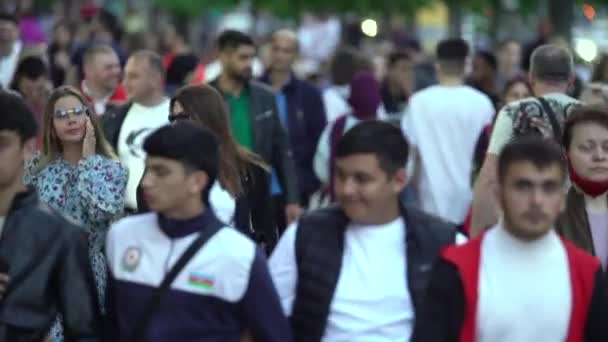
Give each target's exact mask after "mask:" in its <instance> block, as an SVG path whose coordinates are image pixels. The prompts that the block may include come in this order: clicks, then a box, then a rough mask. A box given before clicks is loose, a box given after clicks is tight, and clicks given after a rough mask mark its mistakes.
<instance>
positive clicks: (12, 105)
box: [0, 90, 38, 142]
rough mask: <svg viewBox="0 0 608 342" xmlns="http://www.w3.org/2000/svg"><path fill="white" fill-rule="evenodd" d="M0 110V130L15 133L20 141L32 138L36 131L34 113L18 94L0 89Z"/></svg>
mask: <svg viewBox="0 0 608 342" xmlns="http://www.w3.org/2000/svg"><path fill="white" fill-rule="evenodd" d="M0 112H1V114H0V131H1V130H6V131H13V132H15V133H17V134H18V135H19V138H21V142H25V141H27V140H29V139H31V138H34V137H35V136H36V134H37V133H38V125H37V124H36V119H34V114H33V113H32V111H31V110H30V109H29V108H28V106H27V105H26V104H25V102H23V99H21V97H19V95H17V94H15V93H12V92H8V91H5V90H0Z"/></svg>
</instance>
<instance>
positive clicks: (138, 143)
mask: <svg viewBox="0 0 608 342" xmlns="http://www.w3.org/2000/svg"><path fill="white" fill-rule="evenodd" d="M168 123H169V99H165V100H164V101H163V102H161V104H159V105H157V106H154V107H144V106H142V105H140V104H137V103H133V104H132V105H131V108H130V109H129V112H128V113H127V116H126V117H125V121H124V122H123V124H122V127H121V128H120V134H119V136H118V156H119V157H120V161H121V162H122V163H123V164H124V165H125V167H126V168H127V169H128V170H129V179H128V181H127V190H126V194H125V205H126V207H127V208H131V209H137V186H138V185H139V182H140V181H141V177H142V176H143V174H144V169H145V158H146V155H145V152H144V151H143V148H142V146H143V142H144V140H145V139H146V137H147V136H148V135H149V134H150V133H152V132H153V131H154V130H156V129H158V128H160V127H162V126H164V125H166V124H168Z"/></svg>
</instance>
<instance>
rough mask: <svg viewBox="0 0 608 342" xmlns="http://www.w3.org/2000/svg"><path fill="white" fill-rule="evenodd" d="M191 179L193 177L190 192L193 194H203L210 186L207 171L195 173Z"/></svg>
mask: <svg viewBox="0 0 608 342" xmlns="http://www.w3.org/2000/svg"><path fill="white" fill-rule="evenodd" d="M190 177H192V182H191V183H190V191H192V192H193V193H196V192H202V191H203V190H204V189H205V188H206V187H207V186H209V175H208V174H207V172H205V171H196V172H193V173H192V174H191V175H190Z"/></svg>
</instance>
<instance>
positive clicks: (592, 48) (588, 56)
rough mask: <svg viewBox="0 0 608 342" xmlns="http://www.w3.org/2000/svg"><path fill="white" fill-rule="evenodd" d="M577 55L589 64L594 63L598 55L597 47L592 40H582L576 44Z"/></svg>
mask: <svg viewBox="0 0 608 342" xmlns="http://www.w3.org/2000/svg"><path fill="white" fill-rule="evenodd" d="M575 50H576V53H577V54H578V55H579V57H581V59H583V60H584V61H585V62H587V63H591V62H593V61H594V60H595V59H596V58H597V55H598V51H597V45H596V44H595V43H594V42H593V41H592V40H591V39H586V38H581V39H579V40H578V41H577V42H576V47H575Z"/></svg>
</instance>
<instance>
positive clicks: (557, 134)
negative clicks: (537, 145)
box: [537, 96, 562, 142]
mask: <svg viewBox="0 0 608 342" xmlns="http://www.w3.org/2000/svg"><path fill="white" fill-rule="evenodd" d="M537 99H538V102H540V105H541V106H542V107H543V110H544V111H545V113H547V116H548V117H549V122H550V123H551V128H552V129H553V136H554V138H555V140H557V141H558V142H559V141H560V140H561V138H562V128H561V126H560V125H559V122H558V121H557V117H556V115H555V112H554V111H553V108H551V105H550V104H549V102H548V101H547V100H545V99H544V98H542V97H540V96H539V97H537Z"/></svg>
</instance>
